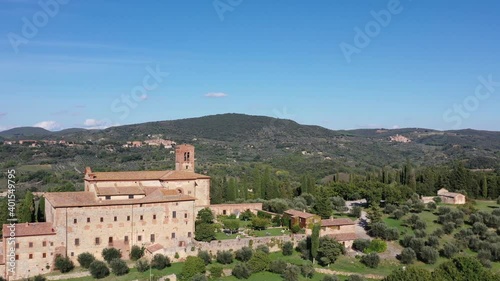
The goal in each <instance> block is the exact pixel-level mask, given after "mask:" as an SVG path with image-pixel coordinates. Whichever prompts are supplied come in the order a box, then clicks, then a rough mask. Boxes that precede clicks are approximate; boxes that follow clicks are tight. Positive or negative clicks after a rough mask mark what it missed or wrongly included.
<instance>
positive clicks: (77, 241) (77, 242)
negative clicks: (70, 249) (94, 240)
mask: <svg viewBox="0 0 500 281" xmlns="http://www.w3.org/2000/svg"><path fill="white" fill-rule="evenodd" d="M75 246H80V239H79V238H76V239H75Z"/></svg>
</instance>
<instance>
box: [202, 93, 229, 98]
mask: <svg viewBox="0 0 500 281" xmlns="http://www.w3.org/2000/svg"><path fill="white" fill-rule="evenodd" d="M227 96H228V94H226V93H207V94H205V97H207V98H223V97H227Z"/></svg>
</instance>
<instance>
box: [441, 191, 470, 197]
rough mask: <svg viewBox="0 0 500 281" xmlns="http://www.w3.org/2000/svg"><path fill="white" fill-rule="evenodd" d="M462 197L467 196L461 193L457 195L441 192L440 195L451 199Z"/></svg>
mask: <svg viewBox="0 0 500 281" xmlns="http://www.w3.org/2000/svg"><path fill="white" fill-rule="evenodd" d="M460 195H461V196H465V195H463V194H461V193H455V192H441V193H440V194H439V196H444V197H451V198H455V197H457V196H460Z"/></svg>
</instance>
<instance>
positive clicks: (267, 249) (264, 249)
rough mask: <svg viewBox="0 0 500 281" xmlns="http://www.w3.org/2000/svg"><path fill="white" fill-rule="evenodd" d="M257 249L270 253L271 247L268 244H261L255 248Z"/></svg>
mask: <svg viewBox="0 0 500 281" xmlns="http://www.w3.org/2000/svg"><path fill="white" fill-rule="evenodd" d="M255 251H261V252H264V253H266V254H269V247H268V246H267V245H259V246H257V248H256V249H255Z"/></svg>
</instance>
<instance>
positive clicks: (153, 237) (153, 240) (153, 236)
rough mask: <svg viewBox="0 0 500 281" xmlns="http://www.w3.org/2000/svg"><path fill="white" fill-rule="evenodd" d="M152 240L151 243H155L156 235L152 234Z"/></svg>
mask: <svg viewBox="0 0 500 281" xmlns="http://www.w3.org/2000/svg"><path fill="white" fill-rule="evenodd" d="M150 240H151V243H154V242H155V235H154V234H151V237H150Z"/></svg>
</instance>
